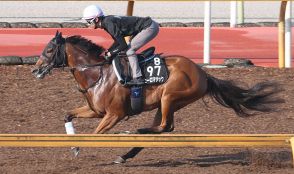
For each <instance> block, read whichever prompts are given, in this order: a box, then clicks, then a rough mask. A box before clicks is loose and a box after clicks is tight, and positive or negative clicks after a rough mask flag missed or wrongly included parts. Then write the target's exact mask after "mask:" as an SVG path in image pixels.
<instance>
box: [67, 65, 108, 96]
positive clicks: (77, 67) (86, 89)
mask: <svg viewBox="0 0 294 174" xmlns="http://www.w3.org/2000/svg"><path fill="white" fill-rule="evenodd" d="M106 64H109V61H104V62H101V63H97V64H92V65H78V66H76V67H72V68H70V71H71V72H72V74H74V71H76V70H77V71H85V70H86V69H88V68H95V67H97V66H98V67H100V77H99V78H98V79H97V80H96V81H95V82H94V83H92V84H91V85H89V86H88V87H87V88H85V89H82V88H81V87H80V86H79V85H77V89H78V91H79V92H81V93H83V94H85V93H87V92H88V90H89V89H90V88H93V87H94V86H96V85H97V84H98V83H99V82H100V80H102V81H103V66H104V65H106Z"/></svg>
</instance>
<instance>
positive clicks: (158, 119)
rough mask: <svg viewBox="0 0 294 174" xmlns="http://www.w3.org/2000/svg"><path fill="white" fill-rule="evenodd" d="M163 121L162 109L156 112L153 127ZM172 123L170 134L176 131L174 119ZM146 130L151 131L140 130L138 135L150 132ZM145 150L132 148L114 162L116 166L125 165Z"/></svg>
mask: <svg viewBox="0 0 294 174" xmlns="http://www.w3.org/2000/svg"><path fill="white" fill-rule="evenodd" d="M171 114H172V117H173V113H171ZM161 120H162V114H161V108H158V110H157V112H156V115H155V117H154V120H153V124H152V127H157V126H159V125H160V124H161ZM171 120H172V122H170V123H169V124H168V125H170V132H171V131H173V129H174V125H173V119H171ZM146 130H149V131H150V128H147V129H138V130H137V132H138V133H147V132H148V131H146ZM148 133H152V132H148ZM143 149H144V147H134V148H132V149H131V150H130V151H129V152H127V153H126V154H124V155H122V156H119V157H118V158H117V159H116V160H114V161H113V162H114V163H116V164H120V163H125V162H126V161H127V159H129V158H134V157H135V156H137V155H138V153H140V152H141V151H142V150H143Z"/></svg>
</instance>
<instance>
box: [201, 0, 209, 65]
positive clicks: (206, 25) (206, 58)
mask: <svg viewBox="0 0 294 174" xmlns="http://www.w3.org/2000/svg"><path fill="white" fill-rule="evenodd" d="M210 25H211V1H205V2H204V47H203V49H204V50H203V63H205V64H210V29H211V28H210Z"/></svg>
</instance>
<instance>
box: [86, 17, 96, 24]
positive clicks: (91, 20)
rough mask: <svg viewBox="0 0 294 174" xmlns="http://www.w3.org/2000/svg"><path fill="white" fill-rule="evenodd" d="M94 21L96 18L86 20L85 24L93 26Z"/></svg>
mask: <svg viewBox="0 0 294 174" xmlns="http://www.w3.org/2000/svg"><path fill="white" fill-rule="evenodd" d="M95 19H96V18H92V19H86V22H87V23H88V24H89V25H92V24H95Z"/></svg>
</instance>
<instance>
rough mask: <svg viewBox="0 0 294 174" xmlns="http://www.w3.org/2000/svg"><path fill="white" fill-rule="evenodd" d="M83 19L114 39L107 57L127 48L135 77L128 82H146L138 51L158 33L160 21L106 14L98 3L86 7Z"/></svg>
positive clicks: (139, 83) (90, 26)
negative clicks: (127, 40)
mask: <svg viewBox="0 0 294 174" xmlns="http://www.w3.org/2000/svg"><path fill="white" fill-rule="evenodd" d="M83 19H84V20H86V22H87V23H88V24H89V28H92V29H96V28H102V29H104V30H105V31H106V32H107V33H109V34H110V35H111V37H112V38H113V39H114V43H113V44H112V46H111V47H110V48H109V49H108V50H107V51H106V53H105V57H106V58H108V59H110V57H112V56H115V55H117V54H118V53H119V52H120V51H125V50H126V55H127V57H128V60H129V62H130V66H131V70H132V76H133V79H132V80H131V81H130V82H128V84H131V85H142V84H144V79H143V77H142V72H141V69H140V67H139V63H138V59H137V56H136V51H137V50H138V49H140V48H141V47H143V46H144V45H145V44H146V43H148V42H149V41H150V40H152V39H153V38H154V37H155V36H156V35H157V34H158V32H159V25H158V23H156V22H155V21H153V20H152V19H151V18H150V17H145V18H143V17H135V16H114V15H109V16H105V15H104V13H103V11H102V9H101V8H100V7H99V6H98V5H90V6H88V7H86V8H85V9H84V12H83ZM126 36H130V37H131V41H130V43H129V44H127V43H126V41H125V39H124V37H126Z"/></svg>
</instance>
